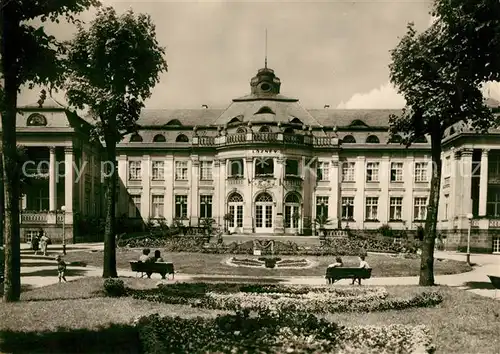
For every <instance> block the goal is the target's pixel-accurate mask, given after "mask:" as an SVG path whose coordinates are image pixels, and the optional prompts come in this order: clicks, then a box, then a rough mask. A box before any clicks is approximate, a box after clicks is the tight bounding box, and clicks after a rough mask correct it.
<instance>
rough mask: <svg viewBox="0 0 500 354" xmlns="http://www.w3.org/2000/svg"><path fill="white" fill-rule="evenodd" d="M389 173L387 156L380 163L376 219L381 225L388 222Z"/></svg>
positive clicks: (389, 164)
mask: <svg viewBox="0 0 500 354" xmlns="http://www.w3.org/2000/svg"><path fill="white" fill-rule="evenodd" d="M390 172H391V162H390V159H389V156H387V155H383V156H382V161H381V163H380V169H379V177H380V197H379V201H378V219H379V221H380V223H381V224H387V222H388V221H389V215H388V213H389V184H390V183H391V182H390V180H391V178H390Z"/></svg>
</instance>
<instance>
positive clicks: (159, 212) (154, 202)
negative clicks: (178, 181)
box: [151, 195, 165, 219]
mask: <svg viewBox="0 0 500 354" xmlns="http://www.w3.org/2000/svg"><path fill="white" fill-rule="evenodd" d="M164 208H165V197H164V196H163V195H153V196H152V198H151V217H152V218H154V219H159V218H163V210H164Z"/></svg>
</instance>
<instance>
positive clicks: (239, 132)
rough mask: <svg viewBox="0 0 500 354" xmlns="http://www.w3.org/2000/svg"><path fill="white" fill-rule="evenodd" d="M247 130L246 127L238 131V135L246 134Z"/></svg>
mask: <svg viewBox="0 0 500 354" xmlns="http://www.w3.org/2000/svg"><path fill="white" fill-rule="evenodd" d="M246 132H247V130H246V129H245V128H244V127H239V128H238V129H236V134H246Z"/></svg>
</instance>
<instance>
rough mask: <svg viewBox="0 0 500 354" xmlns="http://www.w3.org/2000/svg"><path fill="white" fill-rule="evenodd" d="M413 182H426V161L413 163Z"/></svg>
mask: <svg viewBox="0 0 500 354" xmlns="http://www.w3.org/2000/svg"><path fill="white" fill-rule="evenodd" d="M415 182H427V162H416V163H415Z"/></svg>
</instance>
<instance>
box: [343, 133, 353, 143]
mask: <svg viewBox="0 0 500 354" xmlns="http://www.w3.org/2000/svg"><path fill="white" fill-rule="evenodd" d="M342 143H344V144H355V143H356V139H354V137H353V136H352V135H346V136H345V137H344V139H342Z"/></svg>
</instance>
